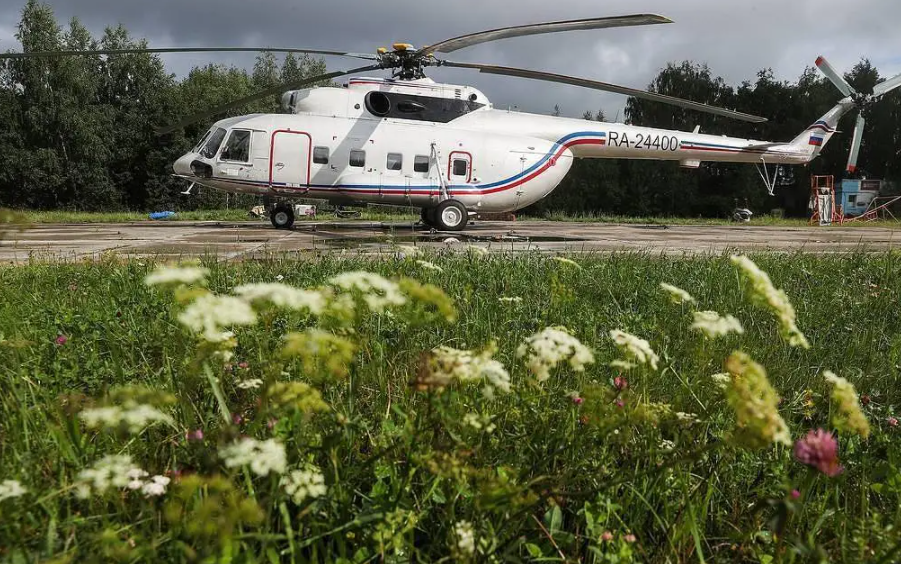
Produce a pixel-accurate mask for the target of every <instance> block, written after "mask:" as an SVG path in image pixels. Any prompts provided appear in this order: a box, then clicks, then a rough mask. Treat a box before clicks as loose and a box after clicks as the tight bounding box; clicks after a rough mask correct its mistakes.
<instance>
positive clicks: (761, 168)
mask: <svg viewBox="0 0 901 564" xmlns="http://www.w3.org/2000/svg"><path fill="white" fill-rule="evenodd" d="M760 162H761V164H758V165H755V166H756V167H757V174H759V175H760V179H761V180H763V184H764V186H766V191H767V192H768V193H769V195H770V196H775V195H776V194H775V193H774V191H775V190H776V181H777V180H779V165H776V170H774V171H773V178H772V180H771V179H770V171H769V169H767V167H766V166H767V165H766V159H764V158H763V157H760Z"/></svg>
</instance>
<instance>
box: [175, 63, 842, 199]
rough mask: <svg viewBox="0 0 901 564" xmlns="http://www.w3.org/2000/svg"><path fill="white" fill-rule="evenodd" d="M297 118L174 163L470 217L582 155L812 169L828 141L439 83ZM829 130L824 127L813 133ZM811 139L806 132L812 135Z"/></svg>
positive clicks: (225, 183) (349, 90)
mask: <svg viewBox="0 0 901 564" xmlns="http://www.w3.org/2000/svg"><path fill="white" fill-rule="evenodd" d="M283 104H284V106H285V108H286V109H287V110H288V111H289V112H290V113H287V114H257V115H250V116H242V117H237V118H231V119H227V120H222V121H220V122H218V123H217V124H216V125H214V126H213V128H212V129H211V130H210V131H209V132H207V134H206V135H205V136H204V138H203V139H202V140H201V142H200V143H199V144H198V146H197V147H196V148H195V149H194V150H193V151H192V152H190V153H188V154H186V155H184V156H183V157H181V158H180V159H179V160H178V161H177V162H176V163H175V165H174V169H175V172H176V174H177V175H179V176H182V177H184V178H186V179H188V180H190V181H192V182H196V183H198V184H200V185H204V186H209V187H211V188H215V189H219V190H224V191H227V192H241V193H251V194H259V195H264V196H274V197H281V198H287V199H291V198H295V199H301V198H311V199H322V200H329V201H332V202H335V203H364V202H365V203H376V204H393V205H409V206H415V207H420V208H432V207H435V206H437V205H438V204H439V203H441V202H442V201H444V200H447V199H453V200H457V201H459V202H460V203H462V204H463V206H465V207H466V209H467V210H469V211H470V212H477V211H484V212H505V211H515V210H518V209H521V208H524V207H526V206H528V205H530V204H532V203H534V202H536V201H538V200H540V199H542V198H544V197H545V196H547V195H548V194H550V193H551V191H553V190H554V188H556V187H557V186H558V185H559V184H560V182H561V181H562V180H563V178H564V177H565V176H566V174H567V172H568V171H569V169H570V167H571V166H572V162H573V159H575V158H629V159H656V160H673V161H679V162H680V164H682V165H683V166H686V167H690V168H696V167H698V166H699V165H700V163H701V162H702V161H728V162H747V163H758V164H759V163H761V162H762V161H763V162H764V163H766V164H804V163H807V162H809V161H810V160H811V159H813V158H814V157H815V156H816V155H817V154H818V153H819V150H820V149H821V148H822V145H825V141H827V140H828V136H831V135H832V133H834V126H832V125H828V124H827V125H826V126H825V127H824V128H823V129H826V130H827V131H825V132H823V133H822V136H823V137H825V139H824V138H823V137H820V138H817V139H818V141H817V143H818V144H814V141H813V140H812V138H811V140H810V142H808V140H807V137H804V134H803V133H802V135H801V136H799V138H798V139H796V140H795V141H793V142H791V143H784V144H775V143H767V142H763V141H754V140H747V139H737V138H730V137H724V136H723V137H720V136H713V135H704V134H700V133H688V132H680V131H669V130H662V129H653V128H644V127H634V126H630V125H625V124H620V123H606V122H596V121H588V120H580V119H571V118H561V117H553V116H544V115H536V114H528V113H522V112H517V111H508V110H499V109H495V108H494V107H493V106H492V105H491V104H490V102H489V101H488V100H487V98H486V97H485V95H484V94H483V93H481V92H480V91H478V90H476V89H474V88H472V87H468V86H455V85H445V84H436V83H434V82H432V81H431V80H429V79H421V80H413V81H410V80H385V79H376V78H355V79H351V80H350V83H349V85H348V87H346V88H332V87H324V88H314V89H309V90H300V91H292V92H288V93H286V94H285V96H284V98H283ZM809 131H811V132H812V134H816V133H818V132H817V130H816V124H815V125H814V126H811V128H809ZM805 133H807V132H805Z"/></svg>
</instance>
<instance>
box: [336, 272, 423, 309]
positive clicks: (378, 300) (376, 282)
mask: <svg viewBox="0 0 901 564" xmlns="http://www.w3.org/2000/svg"><path fill="white" fill-rule="evenodd" d="M328 283H329V284H331V285H332V286H336V287H338V288H341V289H342V290H345V291H348V292H359V293H360V294H361V295H362V297H363V301H364V302H365V303H366V305H367V306H368V307H369V309H371V310H372V311H382V310H384V309H385V308H386V307H388V306H401V305H404V304H405V303H407V298H406V297H405V296H404V295H403V293H402V292H401V291H400V286H398V285H397V283H396V282H392V281H391V280H388V279H387V278H385V277H384V276H380V275H378V274H373V273H371V272H345V273H343V274H339V275H337V276H333V277H332V278H330V279H329V281H328Z"/></svg>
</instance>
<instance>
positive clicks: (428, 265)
mask: <svg viewBox="0 0 901 564" xmlns="http://www.w3.org/2000/svg"><path fill="white" fill-rule="evenodd" d="M416 264H418V265H419V266H421V267H423V268H425V269H426V270H434V271H435V272H444V269H443V268H441V267H440V266H438V265H437V264H435V263H433V262H429V261H427V260H418V261H416Z"/></svg>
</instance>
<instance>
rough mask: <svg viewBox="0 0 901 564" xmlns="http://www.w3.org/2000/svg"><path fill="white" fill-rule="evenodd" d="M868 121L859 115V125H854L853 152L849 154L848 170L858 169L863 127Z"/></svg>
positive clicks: (854, 170)
mask: <svg viewBox="0 0 901 564" xmlns="http://www.w3.org/2000/svg"><path fill="white" fill-rule="evenodd" d="M866 125H867V122H866V121H865V120H864V117H863V115H859V116H857V125H856V126H854V137H853V138H852V140H851V153H850V154H849V155H848V172H851V173H853V172H856V171H857V158H858V157H859V156H860V142H861V141H863V129H864V127H866Z"/></svg>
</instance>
